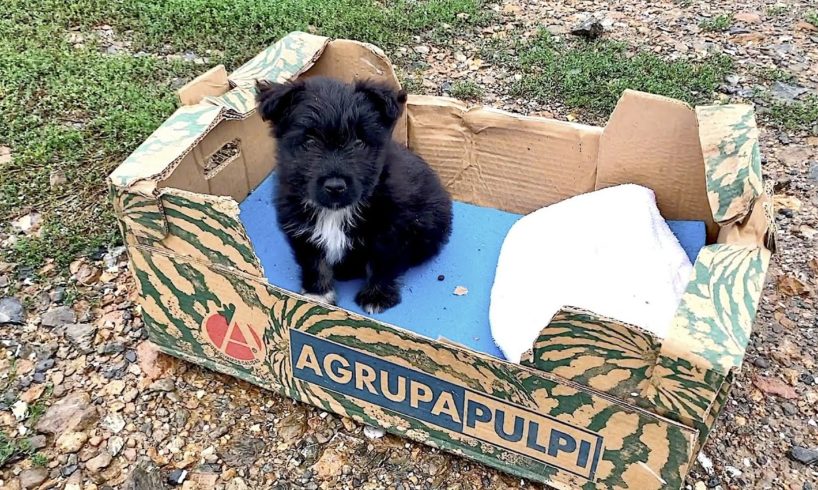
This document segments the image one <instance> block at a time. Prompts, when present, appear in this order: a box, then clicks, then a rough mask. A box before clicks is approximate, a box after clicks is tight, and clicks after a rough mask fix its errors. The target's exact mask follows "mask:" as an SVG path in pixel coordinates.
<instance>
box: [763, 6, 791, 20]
mask: <svg viewBox="0 0 818 490" xmlns="http://www.w3.org/2000/svg"><path fill="white" fill-rule="evenodd" d="M789 10H790V8H789V7H788V6H786V5H784V4H776V5H770V6H769V7H767V15H768V16H770V17H781V16H783V15H786V14H787V12H788V11H789Z"/></svg>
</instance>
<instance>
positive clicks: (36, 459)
mask: <svg viewBox="0 0 818 490" xmlns="http://www.w3.org/2000/svg"><path fill="white" fill-rule="evenodd" d="M31 464H33V465H34V466H37V467H39V468H44V467H45V466H46V465H47V464H48V457H46V455H44V454H43V453H34V454H32V455H31Z"/></svg>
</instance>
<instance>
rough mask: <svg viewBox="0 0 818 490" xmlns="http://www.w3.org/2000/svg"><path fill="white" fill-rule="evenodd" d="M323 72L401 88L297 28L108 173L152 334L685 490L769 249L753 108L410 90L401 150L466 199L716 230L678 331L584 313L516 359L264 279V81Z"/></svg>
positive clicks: (228, 365)
mask: <svg viewBox="0 0 818 490" xmlns="http://www.w3.org/2000/svg"><path fill="white" fill-rule="evenodd" d="M319 74H321V75H328V76H334V77H337V78H340V79H343V80H347V81H350V80H353V79H363V78H378V79H382V80H386V81H388V82H390V83H392V84H393V85H395V86H397V85H398V81H397V79H396V77H395V74H394V71H393V69H392V67H391V65H390V63H389V61H388V59H387V58H386V57H385V56H384V54H383V53H382V52H381V51H380V50H378V49H377V48H376V47H374V46H371V45H367V44H362V43H357V42H353V41H346V40H335V41H330V40H329V39H326V38H323V37H318V36H313V35H308V34H303V33H293V34H291V35H289V36H287V37H285V38H284V39H282V40H280V41H279V42H277V43H276V44H275V45H273V46H271V47H269V48H268V49H266V50H265V51H263V52H262V53H260V54H259V55H258V56H256V57H255V58H253V59H252V60H250V61H249V62H248V63H246V64H245V65H243V66H242V67H240V68H239V69H237V70H236V71H234V72H233V73H232V74H230V75H228V74H227V73H226V71H225V70H224V68H223V67H221V66H219V67H216V68H213V69H211V70H210V71H208V72H207V73H205V74H203V75H202V76H200V77H199V78H197V79H196V80H194V81H193V82H191V83H190V84H188V85H187V86H185V87H184V88H183V89H181V91H180V93H179V96H180V99H181V101H182V104H183V105H182V106H181V107H180V108H179V109H178V110H177V111H176V112H175V113H174V114H173V115H172V116H171V117H170V118H169V119H168V120H167V121H165V123H163V124H162V125H161V126H160V127H159V129H157V130H156V132H155V133H153V134H152V135H151V136H150V137H149V138H148V139H147V140H146V141H145V142H144V143H143V144H142V145H141V146H140V147H139V148H137V150H136V151H135V152H134V153H133V154H132V155H131V156H130V157H128V159H127V160H126V161H125V162H123V163H122V165H121V166H120V167H119V168H117V169H116V170H115V171H114V173H113V174H112V175H111V176H110V183H111V196H112V199H113V202H114V205H115V208H116V212H117V215H118V218H119V220H120V223H121V229H122V232H123V235H124V238H125V242H126V244H127V247H128V251H129V254H130V260H131V267H132V271H133V273H134V275H135V277H136V281H137V284H138V287H139V292H140V303H141V308H142V315H143V318H144V320H145V324H146V326H147V329H148V331H149V334H150V338H151V340H152V341H153V342H155V343H156V344H157V345H158V346H159V347H160V349H161V350H162V351H164V352H166V353H168V354H171V355H174V356H177V357H180V358H182V359H186V360H188V361H190V362H193V363H196V364H201V365H203V366H205V367H208V368H210V369H213V370H216V371H220V372H223V373H227V374H230V375H233V376H236V377H238V378H241V379H244V380H246V381H249V382H251V383H255V384H257V385H260V386H263V387H265V388H268V389H270V390H273V391H275V392H277V393H280V394H282V395H285V396H289V397H292V398H294V399H296V400H300V401H303V402H305V403H310V404H313V405H316V406H318V407H321V408H322V409H324V410H328V411H331V412H334V413H337V414H340V415H344V416H348V417H352V418H353V419H355V420H357V421H359V422H362V423H366V424H372V425H378V426H381V427H384V428H385V429H387V430H388V431H390V432H393V433H395V434H398V435H401V436H404V437H407V438H409V439H413V440H415V441H419V442H423V443H425V444H428V445H431V446H435V447H439V448H441V449H444V450H446V451H450V452H453V453H456V454H459V455H461V456H464V457H467V458H471V459H474V460H476V461H479V462H481V463H485V464H487V465H490V466H493V467H496V468H498V469H500V470H502V471H505V472H509V473H512V474H515V475H518V476H520V477H524V478H529V479H532V480H536V481H540V482H545V483H548V484H550V485H552V486H554V487H556V488H580V487H582V488H640V489H652V488H657V489H658V488H680V487H681V486H682V485H683V481H684V477H685V475H686V474H687V472H688V469H689V467H690V464H691V462H692V461H693V460H694V458H695V455H696V453H697V451H698V449H699V448H700V447H701V445H702V443H703V442H704V441H705V438H706V437H707V433H708V431H709V430H710V428H711V427H712V426H713V423H714V422H715V420H716V418H717V416H718V414H719V411H720V409H721V407H722V405H723V404H724V402H725V400H726V398H727V394H728V391H729V388H730V384H731V382H732V376H733V373H734V372H735V370H736V369H738V368H739V367H740V365H741V362H742V358H743V356H744V352H745V348H746V346H747V342H748V339H749V336H750V330H751V326H752V323H753V318H754V316H755V313H756V307H757V303H758V301H759V297H760V294H761V291H762V286H763V282H764V277H765V274H766V270H767V266H768V263H769V258H770V250H771V249H772V247H773V230H772V221H771V216H772V213H771V208H770V200H769V199H768V191H765V189H764V188H763V186H762V181H761V169H760V155H759V148H758V141H757V136H758V131H757V129H756V125H755V121H754V116H753V111H752V108H751V107H748V106H740V105H721V106H706V107H697V108H695V109H692V108H691V107H689V106H687V105H686V104H683V103H681V102H678V101H674V100H670V99H667V98H663V97H658V96H653V95H649V94H644V93H638V92H632V91H628V92H626V93H625V94H624V95H623V96H622V98H621V100H620V101H619V104H618V105H617V107H616V109H615V110H614V112H613V114H612V115H611V118H610V120H609V122H608V124H607V125H606V126H605V127H604V128H598V127H591V126H585V125H580V124H572V123H566V122H561V121H555V120H549V119H542V118H534V117H522V116H517V115H513V114H509V113H505V112H501V111H497V110H491V109H482V108H470V107H467V106H466V105H464V104H463V103H461V102H458V101H456V100H453V99H448V98H441V97H416V96H413V97H410V100H409V103H408V106H407V111H406V114H405V117H404V119H403V120H402V121H401V122H400V124H399V125H398V127H397V129H396V131H395V138H396V139H397V140H399V141H402V142H406V143H407V144H408V146H409V147H410V148H411V149H412V150H414V151H416V152H417V153H419V154H420V155H422V156H423V157H424V158H425V159H426V160H427V161H428V162H429V163H430V164H431V165H432V166H433V167H434V168H435V169H436V170H437V171H438V172H439V174H440V176H441V178H442V180H443V181H444V183H445V184H446V185H447V186H448V188H449V190H450V191H451V193H452V195H453V196H454V198H455V199H457V200H460V201H465V202H469V203H473V204H478V205H483V206H490V207H495V208H499V209H504V210H507V211H512V212H517V213H527V212H531V211H533V210H535V209H537V208H540V207H542V206H545V205H548V204H552V203H554V202H557V201H560V200H562V199H565V198H567V197H570V196H573V195H576V194H579V193H583V192H588V191H592V190H594V189H597V188H601V187H605V186H610V185H614V184H619V183H626V182H633V183H637V184H642V185H645V186H648V187H650V188H652V189H654V190H655V192H656V195H657V199H658V204H659V208H660V210H661V212H662V214H663V216H664V217H665V218H667V219H684V220H701V221H704V222H705V223H706V225H707V230H708V245H707V246H706V247H705V248H704V249H703V250H702V251H701V252H700V254H699V257H698V259H697V261H696V263H695V266H694V269H695V270H694V273H693V277H692V278H691V281H690V284H689V286H688V288H687V291H686V293H685V294H684V297H683V299H682V302H681V304H680V306H679V308H678V312H677V314H676V317H675V319H674V320H673V324H672V326H671V328H670V333H669V335H668V337H667V338H666V339H657V338H654V337H653V336H652V335H651V334H648V333H645V332H644V331H641V330H639V329H638V328H635V327H633V326H630V325H626V324H623V323H622V322H618V321H616V320H614V319H610V318H603V317H600V316H598V315H595V314H594V313H592V312H588V311H582V310H579V309H576V308H572V307H568V306H567V307H566V308H565V309H563V310H562V311H561V312H560V313H558V314H557V315H556V316H555V317H554V319H553V321H552V322H551V323H550V324H549V325H547V326H545V325H544V329H543V331H542V333H541V335H540V337H539V340H538V341H537V343H536V344H535V345H534V346H533V348H532V351H531V354H530V355H529V356H527V358H526V359H525V362H524V365H517V364H513V363H509V362H505V361H502V360H499V359H496V358H493V357H491V356H488V355H485V354H481V353H478V352H474V351H471V350H469V349H467V348H465V347H462V346H460V345H457V344H454V343H451V342H446V341H445V340H431V339H428V338H425V337H422V336H419V335H417V334H415V333H412V332H411V331H407V330H404V329H401V328H400V326H390V325H385V324H382V323H379V322H378V321H375V320H373V319H370V318H366V317H362V316H359V315H356V314H353V313H351V312H348V311H345V310H343V309H340V308H334V307H329V306H325V305H319V304H315V303H311V302H309V301H307V300H306V299H305V298H303V297H301V296H299V295H298V294H295V293H293V292H290V291H286V290H283V289H281V288H279V287H277V286H276V285H275V284H268V283H267V282H266V280H265V276H264V272H263V270H262V268H261V264H260V262H259V260H258V258H257V257H256V254H255V253H254V244H253V243H251V241H250V239H249V238H248V235H247V233H246V231H245V229H244V227H243V225H242V223H241V221H240V220H239V219H238V214H239V204H238V203H239V202H240V201H241V200H243V199H244V198H245V197H246V196H247V195H248V193H249V192H250V191H251V190H252V189H254V188H255V187H256V186H257V185H259V183H260V182H261V181H262V180H263V179H264V178H265V177H266V176H267V175H268V174H269V173H270V172H271V171H272V170H273V165H274V157H273V155H274V153H273V152H274V145H275V143H274V141H273V140H272V139H271V138H270V137H269V135H268V128H267V127H266V126H265V125H264V124H263V123H262V121H261V120H260V118H259V116H258V115H257V114H256V112H255V107H254V104H255V102H254V92H253V84H254V81H255V80H256V79H262V78H263V79H268V80H273V81H282V80H286V79H290V78H293V77H298V76H304V77H308V76H314V75H319ZM579 225H581V224H579ZM282 253H289V250H283V251H282ZM452 321H456V319H453V320H452ZM236 332H238V333H236ZM390 378H391V381H390V380H389V379H390ZM384 387H385V388H386V390H384Z"/></svg>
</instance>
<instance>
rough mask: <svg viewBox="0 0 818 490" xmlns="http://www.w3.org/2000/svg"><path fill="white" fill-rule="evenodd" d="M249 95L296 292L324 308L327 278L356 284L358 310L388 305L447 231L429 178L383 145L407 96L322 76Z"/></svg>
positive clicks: (445, 198)
mask: <svg viewBox="0 0 818 490" xmlns="http://www.w3.org/2000/svg"><path fill="white" fill-rule="evenodd" d="M257 88H258V91H259V94H258V110H259V113H260V114H261V117H262V119H263V120H265V121H267V122H269V123H271V125H272V133H273V136H275V138H276V140H277V143H278V144H277V148H278V150H277V151H278V155H277V156H278V167H277V176H278V187H277V193H276V210H277V212H278V223H279V225H280V226H281V228H282V229H283V230H284V232H285V233H286V235H287V238H288V239H289V242H290V245H291V246H292V249H293V252H294V255H295V258H296V261H297V262H298V264H299V265H300V266H301V284H302V287H303V293H305V294H307V295H310V297H313V298H314V299H318V300H321V301H325V302H328V303H333V302H334V300H335V294H334V286H333V282H334V280H335V279H339V280H346V279H352V278H355V277H365V278H366V284H365V285H364V287H363V288H362V289H361V290H360V291H359V292H358V294H357V296H356V298H355V301H356V302H357V303H358V305H360V306H361V307H362V308H363V309H364V310H365V311H367V312H369V313H378V312H381V311H383V310H385V309H387V308H391V307H392V306H395V305H397V304H398V303H400V298H401V296H400V286H399V283H398V280H399V278H400V276H401V275H402V274H403V273H405V272H406V271H407V270H408V269H409V268H410V267H413V266H415V265H418V264H420V263H422V262H424V261H426V260H428V259H430V258H431V257H433V256H435V255H436V254H437V253H438V252H439V251H440V249H441V247H442V246H443V245H444V244H445V243H446V242H447V241H448V239H449V235H450V233H451V227H452V202H451V198H450V197H449V195H448V193H447V192H446V190H445V189H444V188H443V186H442V185H441V183H440V179H439V178H438V176H437V175H436V174H435V173H434V171H433V170H432V169H431V168H430V167H429V165H428V164H427V163H426V162H425V161H423V159H421V158H420V157H419V156H417V155H415V154H414V153H412V152H411V151H409V150H408V149H407V148H405V147H404V146H402V145H399V144H397V143H395V142H394V141H393V140H392V130H393V129H394V127H395V123H396V122H397V120H398V117H399V116H400V115H401V112H402V111H403V108H404V105H405V103H406V93H405V92H403V91H400V92H398V91H396V90H393V89H391V88H389V87H388V86H386V85H383V84H380V83H374V82H370V81H365V82H358V83H356V84H354V85H353V84H345V83H342V82H339V81H337V80H333V79H329V78H322V77H315V78H309V79H306V80H300V81H296V82H293V83H284V84H275V83H274V84H271V83H267V82H259V83H257Z"/></svg>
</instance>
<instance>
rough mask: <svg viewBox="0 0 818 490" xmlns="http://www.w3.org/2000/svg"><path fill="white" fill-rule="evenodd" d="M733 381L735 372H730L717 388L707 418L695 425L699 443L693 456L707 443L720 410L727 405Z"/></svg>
mask: <svg viewBox="0 0 818 490" xmlns="http://www.w3.org/2000/svg"><path fill="white" fill-rule="evenodd" d="M734 379H735V371H731V372H730V374H729V375H728V376H727V377H726V378H724V382H723V383H722V384H721V388H719V391H718V393H717V394H716V399H715V400H714V401H713V405H712V406H711V407H710V412H709V413H708V414H707V417H706V418H705V419H704V420H703V421H701V422H699V423H697V424H696V428H697V429H698V430H699V441H698V443H697V444H696V448H695V450H694V451H693V453H694V454H697V453H698V452H699V451H701V449H702V447H704V444H705V443H706V442H707V438H708V436H710V432H711V431H712V430H713V426H714V425H716V420H718V418H719V416H720V415H721V412H722V410H724V406H725V405H726V404H727V398H728V396H729V395H730V389H731V388H732V387H733V381H734Z"/></svg>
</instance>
